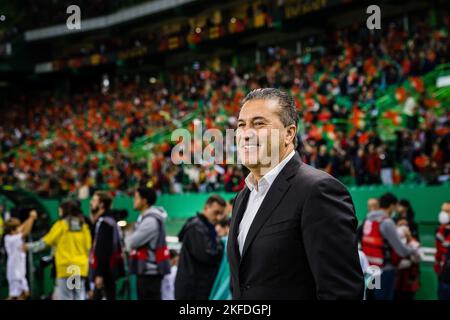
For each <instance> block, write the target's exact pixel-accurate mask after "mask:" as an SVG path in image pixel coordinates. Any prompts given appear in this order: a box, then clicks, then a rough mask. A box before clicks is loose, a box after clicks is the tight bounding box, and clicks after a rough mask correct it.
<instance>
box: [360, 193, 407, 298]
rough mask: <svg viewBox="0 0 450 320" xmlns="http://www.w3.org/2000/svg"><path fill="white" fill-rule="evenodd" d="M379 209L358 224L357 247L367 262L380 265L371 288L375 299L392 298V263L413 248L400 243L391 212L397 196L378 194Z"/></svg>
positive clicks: (394, 269) (393, 280)
mask: <svg viewBox="0 0 450 320" xmlns="http://www.w3.org/2000/svg"><path fill="white" fill-rule="evenodd" d="M379 202H380V210H375V211H371V212H369V213H368V215H367V217H366V219H365V220H364V221H363V224H362V235H361V249H362V251H363V252H364V254H365V255H366V257H367V260H368V261H369V265H370V266H376V267H379V268H380V269H381V279H380V287H379V288H376V287H375V288H374V289H373V295H370V294H369V296H373V298H374V299H375V300H392V299H393V298H394V287H395V274H396V265H397V264H398V262H399V260H400V257H402V258H403V257H407V256H409V255H410V254H412V253H413V252H414V249H413V248H412V247H409V246H408V245H405V244H403V243H402V241H401V239H400V237H399V235H398V233H397V229H396V225H395V223H394V221H393V220H392V218H391V216H392V215H393V214H394V212H395V209H396V205H397V202H398V201H397V198H396V197H395V196H394V195H393V194H392V193H386V194H384V195H382V196H381V198H380V201H379Z"/></svg>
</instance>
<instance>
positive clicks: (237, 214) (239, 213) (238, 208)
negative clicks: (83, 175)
mask: <svg viewBox="0 0 450 320" xmlns="http://www.w3.org/2000/svg"><path fill="white" fill-rule="evenodd" d="M249 196H250V190H249V189H248V188H247V187H245V188H244V189H243V190H242V192H241V193H240V196H238V197H237V198H236V202H235V203H234V205H233V211H234V212H233V219H232V220H231V225H230V233H231V237H230V238H229V241H230V245H231V250H232V253H233V258H235V261H234V262H236V264H238V262H239V260H240V258H241V257H240V253H239V247H238V244H237V236H238V233H239V224H240V223H241V220H242V217H243V216H244V212H245V209H246V207H247V202H248V198H249Z"/></svg>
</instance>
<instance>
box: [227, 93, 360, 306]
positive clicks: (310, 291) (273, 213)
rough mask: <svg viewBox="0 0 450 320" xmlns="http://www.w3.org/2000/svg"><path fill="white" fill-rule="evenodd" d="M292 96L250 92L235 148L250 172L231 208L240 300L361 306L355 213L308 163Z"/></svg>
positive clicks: (341, 190)
mask: <svg viewBox="0 0 450 320" xmlns="http://www.w3.org/2000/svg"><path fill="white" fill-rule="evenodd" d="M297 122H298V112H297V109H296V106H295V102H294V100H293V98H292V97H291V96H289V95H288V94H286V93H284V92H282V91H280V90H278V89H273V88H266V89H257V90H253V91H252V92H250V93H249V94H248V95H247V97H246V98H245V99H244V101H243V106H242V108H241V111H240V113H239V119H238V127H237V130H236V142H237V146H238V154H239V156H240V159H241V161H242V163H243V164H244V165H245V166H246V167H247V168H248V169H249V170H250V174H249V175H248V176H247V178H246V181H245V182H246V187H245V188H244V189H243V190H242V191H241V192H240V193H239V194H238V196H237V197H236V199H235V202H234V206H233V217H232V222H231V229H230V236H229V241H228V248H227V250H228V257H229V261H230V270H231V287H232V293H233V298H234V299H362V298H363V291H364V280H363V274H362V270H361V266H360V263H359V256H358V247H357V237H356V227H357V220H356V217H355V212H354V206H353V202H352V199H351V197H350V194H349V193H348V191H347V190H346V188H345V187H344V185H342V184H341V183H340V182H339V181H338V180H336V179H335V178H333V177H332V176H330V175H329V174H327V173H325V172H323V171H319V170H316V169H315V168H313V167H311V166H309V165H307V164H305V163H302V161H301V159H300V157H299V155H298V153H296V152H295V147H296V145H297V141H296V140H297V130H296V129H297V127H296V126H297Z"/></svg>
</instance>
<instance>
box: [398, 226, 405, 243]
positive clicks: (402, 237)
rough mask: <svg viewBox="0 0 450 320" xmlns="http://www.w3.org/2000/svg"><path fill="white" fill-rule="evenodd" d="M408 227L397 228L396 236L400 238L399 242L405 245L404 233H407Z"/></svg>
mask: <svg viewBox="0 0 450 320" xmlns="http://www.w3.org/2000/svg"><path fill="white" fill-rule="evenodd" d="M407 229H408V227H407V226H400V227H397V234H398V236H399V237H400V240H401V241H402V242H403V243H404V244H406V232H407Z"/></svg>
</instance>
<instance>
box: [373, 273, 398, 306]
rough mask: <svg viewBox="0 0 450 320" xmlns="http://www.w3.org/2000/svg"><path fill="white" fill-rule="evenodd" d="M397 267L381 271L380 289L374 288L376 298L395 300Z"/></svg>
mask: <svg viewBox="0 0 450 320" xmlns="http://www.w3.org/2000/svg"><path fill="white" fill-rule="evenodd" d="M395 273H396V272H395V269H393V270H383V272H382V273H381V279H380V280H381V281H380V285H381V288H380V289H374V290H373V296H374V298H375V300H394V289H395Z"/></svg>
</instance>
